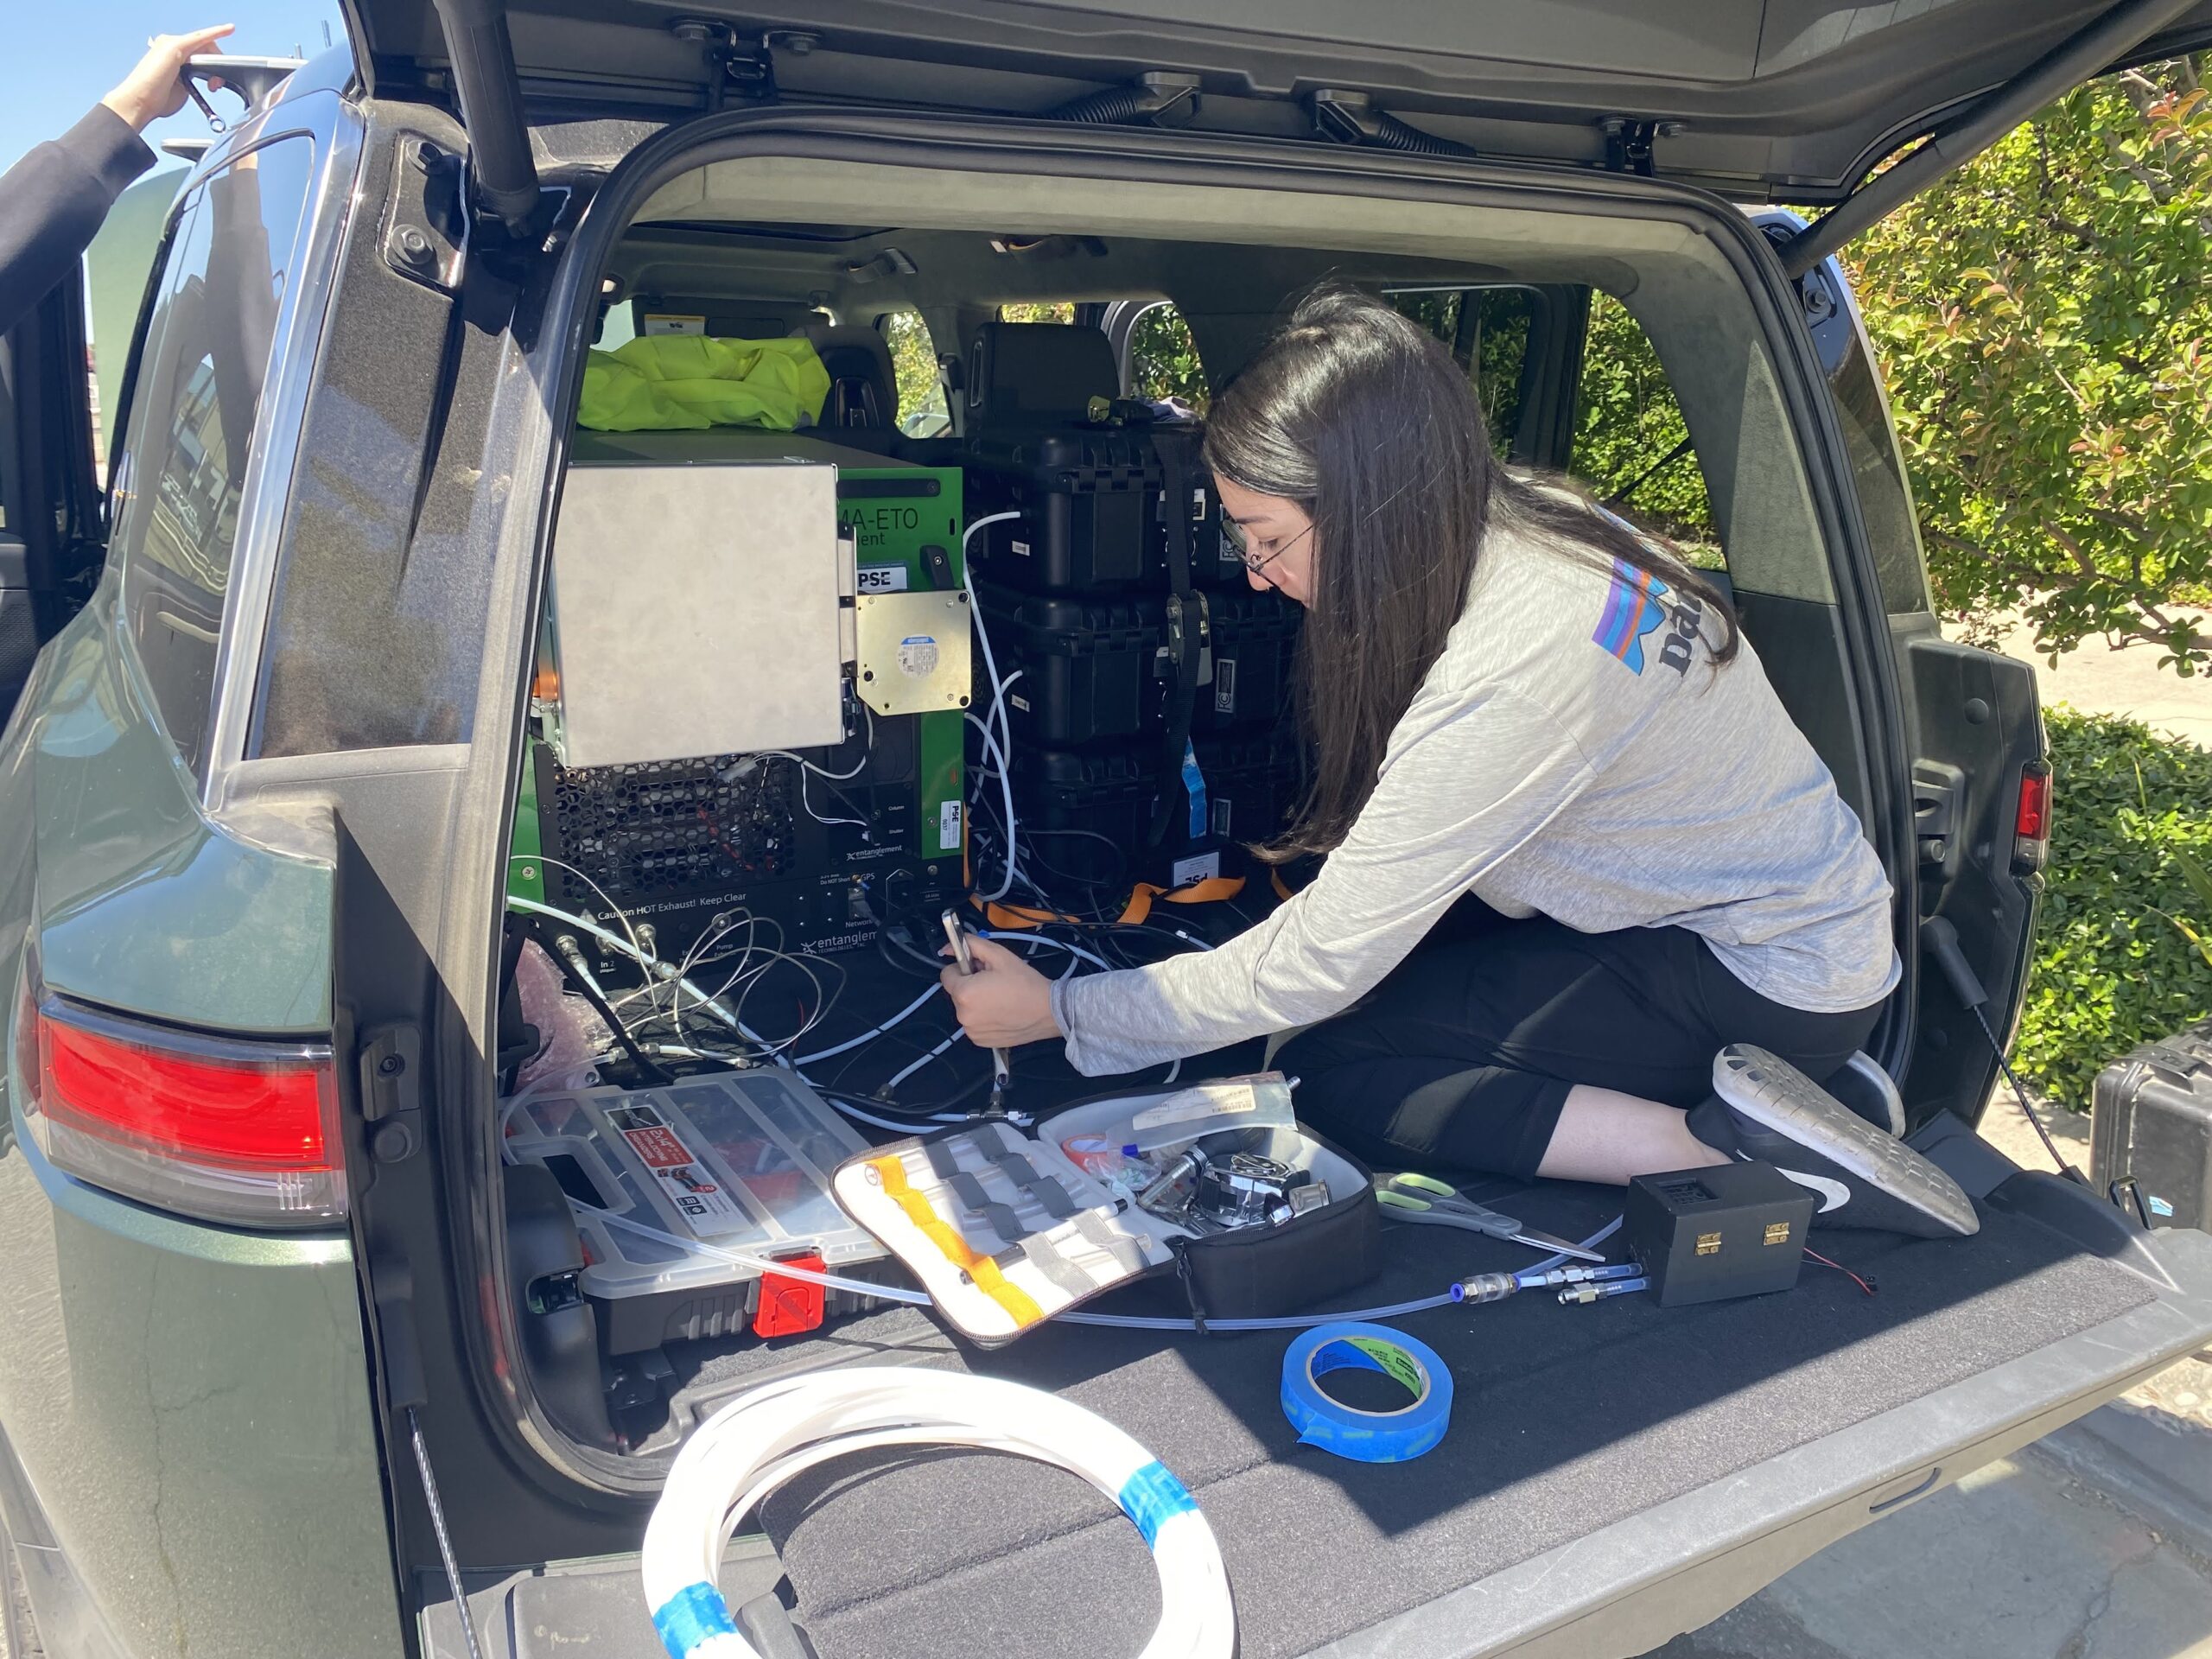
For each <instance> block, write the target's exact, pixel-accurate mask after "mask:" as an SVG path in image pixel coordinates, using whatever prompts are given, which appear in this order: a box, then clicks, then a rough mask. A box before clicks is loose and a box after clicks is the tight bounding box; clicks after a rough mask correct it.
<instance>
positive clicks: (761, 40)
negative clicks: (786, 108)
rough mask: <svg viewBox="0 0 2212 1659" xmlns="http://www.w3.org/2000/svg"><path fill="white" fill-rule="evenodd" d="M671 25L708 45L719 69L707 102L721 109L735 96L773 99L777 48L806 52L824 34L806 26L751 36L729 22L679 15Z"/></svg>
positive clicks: (682, 34)
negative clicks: (804, 27)
mask: <svg viewBox="0 0 2212 1659" xmlns="http://www.w3.org/2000/svg"><path fill="white" fill-rule="evenodd" d="M668 28H669V32H670V33H671V34H672V35H675V36H676V38H677V40H679V41H691V42H693V43H695V44H696V45H698V46H700V47H702V48H704V49H705V51H706V54H707V60H708V61H709V63H711V64H713V65H714V66H715V70H716V74H715V79H714V81H713V83H712V84H711V85H710V86H709V88H708V90H707V102H708V104H709V106H710V107H711V108H714V109H717V110H718V109H721V107H722V105H724V104H725V103H726V102H727V101H728V99H731V98H733V97H735V98H742V99H755V100H761V101H766V100H771V99H774V98H775V96H776V48H778V47H781V48H783V49H784V50H785V51H786V52H791V53H796V54H799V55H800V56H804V55H805V54H807V53H809V52H811V51H813V50H814V48H816V47H817V46H818V45H820V44H821V36H819V35H812V34H809V33H808V32H806V31H805V30H804V29H777V30H774V31H769V30H766V29H764V30H763V31H761V33H760V35H758V36H756V37H753V38H752V39H747V37H746V36H744V35H740V34H739V33H738V32H737V30H736V29H734V28H732V27H731V26H730V25H729V24H728V23H725V22H719V21H718V20H716V19H715V18H711V17H678V18H677V19H676V20H675V21H674V22H671V23H670V24H669V26H668Z"/></svg>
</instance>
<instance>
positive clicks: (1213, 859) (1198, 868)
mask: <svg viewBox="0 0 2212 1659" xmlns="http://www.w3.org/2000/svg"><path fill="white" fill-rule="evenodd" d="M1219 874H1221V855H1220V854H1219V853H1202V854H1200V855H1198V857H1196V858H1179V859H1177V860H1176V861H1175V869H1174V873H1173V885H1175V886H1176V887H1189V886H1190V885H1191V883H1192V882H1193V881H1211V880H1213V879H1214V877H1216V876H1217V875H1219Z"/></svg>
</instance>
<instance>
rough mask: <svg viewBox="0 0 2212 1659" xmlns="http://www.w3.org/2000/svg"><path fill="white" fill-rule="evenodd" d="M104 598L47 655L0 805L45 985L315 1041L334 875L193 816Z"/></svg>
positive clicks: (184, 781) (187, 779)
mask: <svg viewBox="0 0 2212 1659" xmlns="http://www.w3.org/2000/svg"><path fill="white" fill-rule="evenodd" d="M113 592H114V589H113V584H112V583H109V584H107V585H105V586H104V587H103V588H102V590H101V593H100V594H99V596H98V597H96V598H95V599H94V601H93V602H92V605H91V606H90V607H87V608H86V612H85V613H84V614H83V615H82V616H81V617H79V619H78V620H77V621H76V622H75V623H73V624H72V625H71V626H70V627H69V629H68V630H67V631H66V632H65V633H64V634H63V635H62V637H61V638H60V639H57V640H56V641H55V642H54V646H53V647H52V649H51V651H50V652H49V653H48V659H47V662H46V664H45V665H44V672H43V674H42V676H41V680H40V683H39V692H38V695H37V696H35V697H31V698H26V700H25V702H26V709H25V712H26V715H27V716H28V718H27V719H26V721H24V723H23V729H22V731H21V732H20V733H19V734H17V735H16V739H15V741H18V742H21V743H22V745H23V747H24V759H23V762H22V779H23V782H24V784H25V785H26V787H24V788H21V789H17V788H9V789H6V790H4V791H0V844H4V843H6V842H10V841H12V840H17V839H19V838H22V837H24V836H28V837H29V839H30V841H31V842H33V844H34V845H35V868H36V872H37V903H38V906H39V926H38V950H39V954H40V958H41V969H42V970H43V973H44V976H45V980H46V983H47V987H48V989H50V990H55V991H60V992H63V993H65V994H67V995H70V996H73V997H75V998H77V999H79V1001H85V1002H90V1003H93V1004H96V1005H98V1006H100V1007H109V1008H114V1009H118V1010H120V1011H122V1012H124V1013H127V1014H139V1015H143V1016H144V1017H146V1018H149V1019H154V1020H167V1021H169V1022H171V1023H174V1024H178V1025H188V1026H206V1027H217V1028H220V1029H226V1030H233V1031H247V1032H262V1033H327V1031H328V1030H329V1029H330V869H329V867H328V865H327V864H318V863H316V862H314V861H309V860H306V859H302V858H297V857H294V856H291V855H285V854H280V853H275V852H271V851H270V850H268V849H265V848H263V847H259V846H255V845H252V844H251V843H249V842H244V841H241V840H239V839H238V838H237V837H235V836H232V835H230V834H227V833H226V832H225V831H224V830H222V829H219V828H218V827H217V826H216V825H215V824H213V823H210V822H209V821H208V819H207V817H205V816H204V815H203V814H202V813H201V811H200V809H199V803H198V799H197V796H198V789H197V785H196V784H195V782H194V779H193V778H192V775H191V774H190V773H189V772H187V771H185V770H184V768H183V766H182V765H181V763H180V762H179V760H177V756H176V751H175V747H173V746H171V745H170V743H169V742H168V739H167V738H166V737H164V736H163V735H162V732H161V730H160V728H159V727H158V725H157V724H156V722H155V720H154V716H153V715H152V711H151V710H150V709H149V708H148V707H147V706H146V704H145V702H144V701H143V694H142V691H141V690H140V688H139V687H138V686H137V684H135V683H133V676H132V675H131V673H130V669H129V667H128V665H127V664H126V662H125V660H124V657H123V655H122V653H123V652H124V646H123V645H122V644H121V642H120V641H119V639H118V638H117V635H116V629H115V619H114V607H113ZM25 820H27V822H26V821H25Z"/></svg>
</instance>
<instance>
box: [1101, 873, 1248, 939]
mask: <svg viewBox="0 0 2212 1659" xmlns="http://www.w3.org/2000/svg"><path fill="white" fill-rule="evenodd" d="M1243 891H1244V878H1243V876H1241V875H1240V876H1223V875H1216V876H1210V877H1208V878H1207V879H1206V880H1204V881H1193V882H1192V883H1191V885H1190V886H1189V887H1154V886H1153V884H1152V883H1151V882H1149V881H1140V882H1138V883H1137V885H1136V891H1135V892H1134V893H1130V895H1129V906H1128V909H1127V910H1125V911H1123V912H1122V919H1121V922H1120V924H1119V925H1121V926H1123V927H1135V926H1136V925H1138V924H1139V923H1141V922H1142V921H1143V920H1144V918H1146V917H1147V916H1149V915H1151V914H1152V901H1153V900H1154V899H1158V900H1160V903H1162V904H1164V905H1205V904H1211V903H1214V902H1215V901H1217V900H1218V899H1234V898H1235V897H1236V895H1237V894H1238V893H1242V892H1243Z"/></svg>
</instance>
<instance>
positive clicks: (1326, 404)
mask: <svg viewBox="0 0 2212 1659" xmlns="http://www.w3.org/2000/svg"><path fill="white" fill-rule="evenodd" d="M1205 463H1206V465H1207V466H1208V467H1210V468H1211V470H1213V471H1214V472H1215V473H1217V474H1221V475H1223V476H1224V477H1226V478H1229V479H1231V480H1234V481H1235V482H1236V483H1238V484H1241V485H1243V486H1244V487H1245V488H1246V489H1249V490H1254V491H1256V492H1258V493H1260V494H1262V495H1275V496H1284V497H1287V498H1288V499H1292V500H1294V501H1296V502H1297V503H1298V504H1299V505H1300V507H1302V508H1303V509H1304V510H1305V511H1306V512H1307V513H1308V514H1309V515H1311V517H1312V518H1313V564H1314V583H1313V602H1312V604H1311V605H1310V606H1309V607H1308V608H1307V613H1306V628H1305V636H1304V641H1303V643H1302V645H1300V652H1299V675H1298V679H1299V697H1298V701H1299V711H1300V719H1301V721H1303V724H1304V727H1305V730H1306V736H1307V737H1308V739H1309V740H1310V741H1311V742H1312V745H1313V775H1312V780H1311V783H1310V785H1309V786H1308V789H1307V791H1306V799H1305V801H1304V803H1303V804H1302V806H1301V807H1300V811H1299V814H1298V818H1297V821H1296V822H1295V823H1294V824H1293V825H1292V827H1291V828H1290V829H1289V830H1288V831H1287V832H1286V833H1285V834H1284V835H1283V836H1281V837H1279V838H1278V839H1277V840H1275V841H1274V842H1270V843H1269V844H1268V845H1267V846H1265V847H1262V848H1257V849H1254V850H1255V852H1256V853H1258V855H1260V856H1261V857H1262V858H1264V859H1267V860H1268V861H1271V862H1277V863H1280V862H1285V861H1288V860H1290V859H1293V858H1296V857H1298V856H1300V855H1303V854H1308V853H1325V852H1328V851H1330V850H1331V849H1333V848H1335V847H1336V846H1338V844H1339V843H1341V842H1343V840H1344V836H1345V835H1346V834H1347V833H1348V832H1349V831H1350V830H1351V826H1352V821H1353V820H1354V819H1355V818H1357V817H1358V816H1359V811H1360V809H1361V808H1362V807H1363V806H1364V805H1365V804H1367V798H1368V797H1369V796H1370V794H1372V793H1373V792H1374V790H1375V781H1376V772H1377V768H1378V767H1379V766H1380V765H1381V762H1382V760H1383V745H1384V743H1385V741H1387V740H1388V738H1389V734H1390V728H1392V727H1394V726H1395V725H1396V724H1397V723H1398V721H1399V720H1400V718H1401V717H1402V716H1403V715H1404V714H1405V712H1406V710H1407V709H1408V708H1410V707H1411V706H1412V705H1413V700H1414V693H1415V692H1416V691H1417V690H1420V688H1421V680H1422V678H1423V677H1425V676H1426V675H1427V672H1428V671H1429V669H1430V668H1431V667H1432V666H1433V665H1434V664H1435V662H1436V659H1437V658H1438V657H1439V656H1440V655H1441V654H1442V652H1443V650H1444V640H1445V636H1446V634H1447V633H1448V632H1451V628H1452V624H1453V623H1454V622H1456V621H1457V620H1459V614H1460V613H1461V612H1462V611H1463V610H1464V609H1465V606H1466V600H1467V588H1468V583H1469V582H1470V581H1471V579H1472V577H1473V575H1474V571H1475V561H1476V560H1477V559H1478V557H1480V556H1482V555H1483V553H1484V546H1485V537H1486V535H1487V533H1488V532H1489V531H1490V530H1491V527H1492V526H1493V525H1496V524H1504V525H1509V526H1510V527H1511V528H1512V529H1513V530H1514V531H1516V532H1518V533H1519V535H1520V536H1521V537H1522V538H1524V539H1526V540H1528V541H1531V542H1535V543H1542V544H1547V545H1548V546H1550V547H1553V548H1555V549H1557V550H1560V552H1561V553H1563V554H1565V555H1567V556H1581V557H1585V558H1588V559H1591V560H1593V561H1595V562H1597V563H1599V564H1601V565H1603V564H1609V563H1610V562H1611V561H1612V560H1614V559H1618V560H1621V561H1622V562H1623V563H1627V564H1630V565H1633V566H1635V567H1636V568H1637V569H1640V570H1643V571H1644V572H1645V573H1647V574H1648V575H1653V576H1656V577H1658V578H1659V579H1660V580H1662V581H1663V582H1666V583H1667V584H1668V585H1669V587H1672V588H1675V589H1677V590H1678V591H1684V592H1687V593H1688V594H1694V595H1695V596H1696V598H1697V599H1698V600H1699V601H1700V603H1701V604H1702V605H1703V606H1704V607H1706V610H1707V613H1708V614H1709V615H1711V616H1713V617H1716V618H1718V619H1719V644H1718V645H1716V646H1714V647H1713V650H1712V652H1711V656H1712V660H1713V662H1714V663H1715V664H1722V663H1726V662H1727V661H1728V660H1729V659H1730V658H1732V657H1734V656H1735V654H1736V647H1737V643H1738V629H1737V624H1736V615H1735V612H1734V611H1733V610H1732V608H1731V607H1729V605H1728V602H1727V601H1726V600H1725V599H1724V598H1723V597H1722V596H1721V594H1720V593H1719V590H1718V589H1717V588H1714V587H1713V584H1712V583H1711V582H1708V581H1707V580H1706V579H1705V578H1704V577H1703V576H1701V575H1699V574H1698V573H1697V572H1696V571H1695V570H1694V569H1691V567H1690V566H1689V565H1688V564H1687V563H1684V562H1683V560H1682V558H1681V556H1680V555H1679V554H1677V553H1675V551H1674V550H1672V549H1670V548H1669V547H1667V546H1666V545H1665V544H1664V543H1662V542H1660V541H1659V540H1657V539H1656V538H1655V537H1649V536H1646V535H1644V534H1643V533H1641V532H1639V531H1636V530H1633V529H1631V528H1630V526H1629V525H1627V524H1624V523H1623V522H1622V521H1621V520H1619V519H1618V518H1614V517H1612V516H1611V515H1610V514H1607V513H1605V512H1600V511H1599V510H1598V509H1597V508H1596V507H1594V506H1593V505H1591V504H1590V503H1588V502H1587V501H1586V500H1584V499H1580V497H1575V496H1571V495H1567V494H1562V493H1559V492H1557V491H1555V490H1553V489H1547V488H1540V487H1538V486H1535V485H1534V484H1532V483H1530V482H1529V481H1528V480H1523V479H1520V478H1516V477H1515V476H1514V475H1513V474H1510V473H1508V472H1507V471H1506V470H1505V468H1504V467H1503V466H1501V465H1500V464H1499V463H1498V461H1497V460H1496V458H1495V457H1494V456H1493V455H1492V454H1491V446H1490V434H1489V431H1488V429H1486V427H1485V426H1484V421H1483V411H1482V405H1481V404H1480V403H1479V402H1478V401H1477V398H1476V396H1475V389H1474V385H1473V384H1472V382H1471V380H1470V379H1469V378H1468V375H1467V372H1466V371H1465V370H1464V369H1462V368H1461V367H1459V365H1458V364H1457V363H1455V362H1453V361H1452V358H1451V356H1450V354H1449V353H1446V351H1445V349H1444V347H1443V346H1441V345H1440V343H1439V342H1438V341H1437V340H1435V339H1433V337H1432V336H1431V335H1430V334H1428V332H1427V330H1426V329H1424V328H1422V327H1421V326H1420V325H1419V324H1418V323H1416V322H1414V321H1412V320H1411V319H1410V318H1408V317H1405V316H1402V315H1400V314H1399V313H1398V312H1396V311H1395V310H1393V309H1392V308H1390V307H1389V305H1388V304H1386V303H1384V302H1383V301H1381V300H1378V299H1375V298H1373V297H1371V296H1368V295H1366V294H1363V293H1361V292H1359V291H1358V290H1357V289H1347V288H1341V287H1336V286H1330V287H1326V288H1322V289H1316V290H1315V291H1314V292H1313V293H1311V294H1309V295H1308V296H1306V298H1305V299H1304V300H1302V301H1301V302H1300V303H1299V305H1298V307H1297V308H1296V310H1295V311H1294V312H1293V313H1292V315H1291V318H1290V321H1289V322H1288V323H1287V325H1286V326H1285V327H1283V329H1282V331H1281V333H1279V334H1276V335H1275V337H1274V339H1273V340H1269V341H1268V343H1267V344H1266V345H1265V346H1262V347H1261V348H1260V352H1259V354H1258V355H1257V356H1256V357H1255V358H1254V359H1252V360H1251V361H1250V362H1249V364H1247V365H1245V366H1244V368H1243V370H1242V371H1241V372H1239V373H1238V374H1237V376H1236V378H1235V379H1233V380H1232V381H1230V384H1229V385H1227V386H1226V387H1224V389H1223V391H1222V392H1221V394H1220V395H1219V396H1218V397H1216V398H1215V399H1214V401H1213V407H1212V409H1211V411H1210V412H1209V414H1208V416H1207V420H1206V436H1205Z"/></svg>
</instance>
